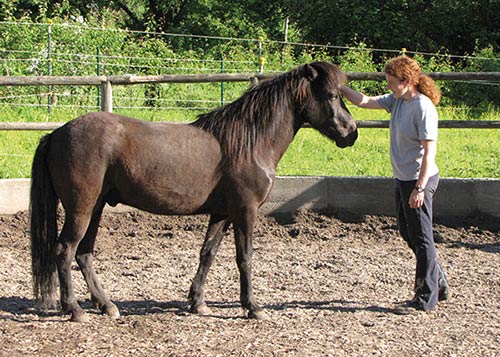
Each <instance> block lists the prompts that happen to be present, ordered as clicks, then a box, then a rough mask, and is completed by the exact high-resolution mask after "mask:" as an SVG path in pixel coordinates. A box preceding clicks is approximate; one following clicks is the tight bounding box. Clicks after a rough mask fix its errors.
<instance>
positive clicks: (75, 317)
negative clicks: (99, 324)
mask: <svg viewBox="0 0 500 357" xmlns="http://www.w3.org/2000/svg"><path fill="white" fill-rule="evenodd" d="M69 321H71V322H84V323H86V322H90V317H89V316H88V315H87V314H86V313H85V312H82V313H72V314H71V318H70V319H69Z"/></svg>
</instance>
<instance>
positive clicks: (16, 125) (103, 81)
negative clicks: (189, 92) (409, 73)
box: [0, 72, 500, 130]
mask: <svg viewBox="0 0 500 357" xmlns="http://www.w3.org/2000/svg"><path fill="white" fill-rule="evenodd" d="M346 74H347V78H348V80H377V81H379V80H384V79H385V74H384V73H383V72H346ZM427 74H429V75H430V76H431V77H432V78H434V79H436V80H450V81H457V80H459V81H478V82H483V81H488V82H500V72H429V73H427ZM272 76H274V75H273V74H256V73H218V74H182V75H181V74H168V75H151V76H137V75H131V74H126V75H120V76H0V86H41V85H78V86H83V85H88V86H101V93H102V99H101V110H102V111H105V112H112V111H113V90H112V86H113V85H133V84H146V83H214V82H249V83H257V82H258V81H259V80H261V79H264V78H268V77H272ZM62 124H63V123H48V122H46V123H21V122H3V123H0V130H53V129H55V128H57V127H59V126H61V125H62ZM358 126H359V127H360V128H388V127H389V121H388V120H362V121H358ZM439 126H440V127H441V128H471V129H472V128H474V129H479V128H500V121H478V120H441V121H439Z"/></svg>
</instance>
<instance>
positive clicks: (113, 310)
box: [102, 304, 120, 319]
mask: <svg viewBox="0 0 500 357" xmlns="http://www.w3.org/2000/svg"><path fill="white" fill-rule="evenodd" d="M102 313H103V314H106V315H108V316H109V317H111V318H113V319H119V318H120V310H118V308H117V307H116V305H115V304H111V305H109V306H104V307H103V308H102Z"/></svg>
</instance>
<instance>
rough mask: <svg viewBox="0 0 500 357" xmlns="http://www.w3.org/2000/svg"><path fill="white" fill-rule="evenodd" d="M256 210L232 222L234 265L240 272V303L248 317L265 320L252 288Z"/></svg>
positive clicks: (266, 316) (245, 213) (263, 312)
mask: <svg viewBox="0 0 500 357" xmlns="http://www.w3.org/2000/svg"><path fill="white" fill-rule="evenodd" d="M256 218H257V209H254V210H247V211H246V212H244V213H243V214H242V215H241V216H240V217H238V219H236V220H235V222H233V225H234V238H235V243H236V263H237V264H238V269H239V271H240V288H241V290H240V301H241V305H242V307H243V308H245V309H247V310H248V317H249V318H255V319H258V320H265V319H267V318H268V315H267V314H266V312H265V311H264V309H262V308H261V307H260V306H259V305H258V304H257V301H256V300H255V297H254V295H253V287H252V254H253V243H252V239H253V229H254V225H255V220H256Z"/></svg>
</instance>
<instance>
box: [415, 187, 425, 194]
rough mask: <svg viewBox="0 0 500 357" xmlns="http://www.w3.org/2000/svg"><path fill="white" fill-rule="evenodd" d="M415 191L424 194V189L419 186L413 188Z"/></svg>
mask: <svg viewBox="0 0 500 357" xmlns="http://www.w3.org/2000/svg"><path fill="white" fill-rule="evenodd" d="M415 190H417V192H418V193H422V192H424V188H423V187H420V186H415Z"/></svg>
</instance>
